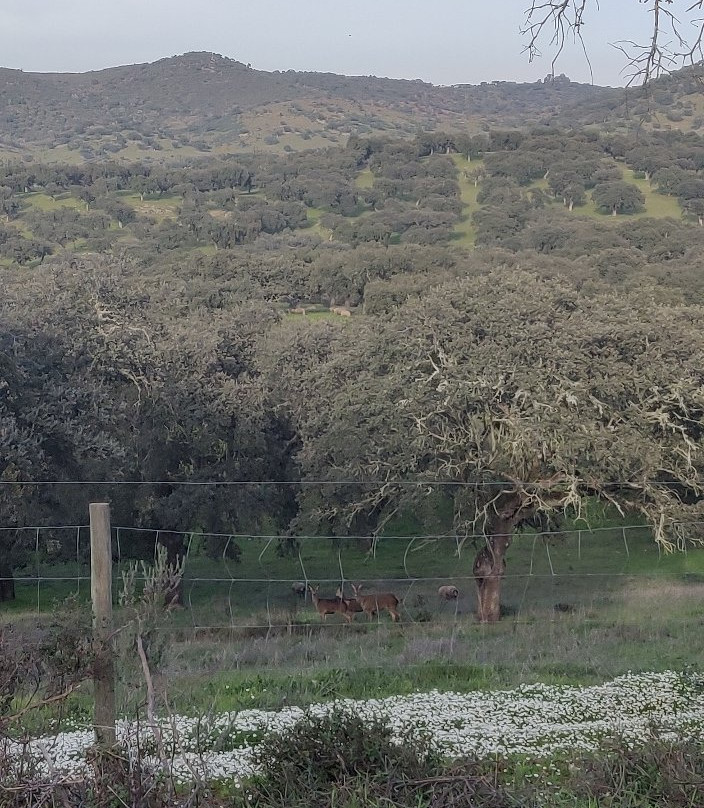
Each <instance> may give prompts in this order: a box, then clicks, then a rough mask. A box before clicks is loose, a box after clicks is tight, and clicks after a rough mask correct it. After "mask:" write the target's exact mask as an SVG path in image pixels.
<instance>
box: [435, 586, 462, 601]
mask: <svg viewBox="0 0 704 808" xmlns="http://www.w3.org/2000/svg"><path fill="white" fill-rule="evenodd" d="M438 595H440V597H441V598H442V599H443V600H457V598H458V597H459V596H460V590H459V589H458V588H457V587H456V586H441V587H440V589H438Z"/></svg>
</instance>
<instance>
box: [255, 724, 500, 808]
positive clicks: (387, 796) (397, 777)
mask: <svg viewBox="0 0 704 808" xmlns="http://www.w3.org/2000/svg"><path fill="white" fill-rule="evenodd" d="M254 763H255V765H256V766H257V767H258V768H259V769H260V771H261V772H262V773H261V774H260V775H259V776H258V777H256V778H255V779H254V780H253V781H252V782H251V784H250V787H249V788H248V789H246V790H245V793H244V794H242V798H241V799H242V803H241V804H242V805H256V806H259V808H267V806H271V807H272V808H273V806H277V808H280V806H282V805H286V806H288V808H303V807H304V806H305V808H329V806H331V805H336V806H340V808H345V807H348V808H352V806H362V805H364V806H370V807H371V806H377V805H384V806H385V807H386V808H393V806H399V807H400V806H409V805H413V806H417V808H425V807H427V808H444V807H445V806H447V808H449V806H458V808H460V807H461V806H477V808H504V806H506V808H508V805H509V804H510V803H509V802H508V800H507V799H505V798H504V796H503V794H502V793H501V792H500V790H499V789H498V788H496V787H495V785H494V784H493V781H492V779H491V778H490V777H487V776H485V775H484V774H483V772H482V771H481V769H480V766H479V765H478V764H476V763H470V764H463V766H462V767H461V768H459V769H453V770H450V769H449V768H448V766H447V764H446V763H444V762H443V760H442V758H441V757H440V756H439V754H437V753H436V752H434V751H433V750H432V749H431V748H430V746H429V744H428V742H427V739H426V738H425V737H424V736H423V735H422V734H419V733H409V734H408V735H407V736H405V737H403V738H401V739H399V740H398V741H397V740H395V739H394V734H393V732H392V730H391V728H390V726H389V725H388V724H387V723H386V722H385V721H384V720H383V719H382V718H375V719H373V720H372V721H368V720H367V721H364V720H362V719H361V718H360V717H359V716H357V715H355V714H354V713H353V712H350V711H348V710H344V709H338V710H336V711H334V712H332V713H330V714H329V715H326V716H322V717H320V716H313V715H307V716H306V717H305V718H304V719H303V720H302V721H300V722H299V723H298V724H296V725H295V726H293V727H291V728H289V729H288V730H286V731H284V732H283V733H282V734H280V735H277V734H271V735H268V736H266V737H265V738H264V740H263V741H262V743H261V744H260V746H259V747H257V749H256V751H255V754H254Z"/></svg>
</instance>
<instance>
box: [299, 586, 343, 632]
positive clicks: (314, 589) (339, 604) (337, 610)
mask: <svg viewBox="0 0 704 808" xmlns="http://www.w3.org/2000/svg"><path fill="white" fill-rule="evenodd" d="M308 589H309V590H310V596H311V598H312V599H313V606H315V608H316V609H317V611H318V614H319V615H320V619H321V620H325V618H326V617H327V616H328V615H329V614H341V615H342V616H343V617H344V618H345V620H347V622H348V623H349V622H350V621H351V620H352V612H350V611H349V609H348V608H347V603H346V601H345V600H344V599H343V598H319V597H318V590H319V589H320V587H319V586H309V587H308Z"/></svg>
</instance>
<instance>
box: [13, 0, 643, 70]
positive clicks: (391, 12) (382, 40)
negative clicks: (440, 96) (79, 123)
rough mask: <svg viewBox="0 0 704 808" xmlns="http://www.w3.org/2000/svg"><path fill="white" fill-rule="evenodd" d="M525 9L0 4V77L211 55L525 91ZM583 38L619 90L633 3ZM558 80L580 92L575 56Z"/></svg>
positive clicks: (625, 1) (255, 1)
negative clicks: (575, 84)
mask: <svg viewBox="0 0 704 808" xmlns="http://www.w3.org/2000/svg"><path fill="white" fill-rule="evenodd" d="M528 5H529V0H444V1H443V2H438V3H430V2H428V0H423V2H421V0H353V1H350V0H2V6H3V9H2V15H0V66H2V67H12V68H19V69H22V70H25V71H33V72H34V71H38V72H53V71H57V72H77V71H81V72H82V71H86V70H99V69H102V68H105V67H113V66H116V65H122V64H134V63H139V62H152V61H156V60H157V59H161V58H164V57H167V56H174V55H176V54H181V53H185V52H188V51H212V52H215V53H220V54H222V55H223V56H228V57H230V58H234V59H238V60H239V61H241V62H244V63H250V64H251V65H252V67H253V68H256V69H259V70H289V69H292V70H314V71H321V72H330V73H342V74H346V75H375V76H387V77H390V78H408V79H416V78H419V79H423V80H425V81H430V82H432V83H433V84H478V83H480V82H482V81H493V80H506V81H535V80H536V79H539V78H543V77H544V76H545V75H546V74H548V73H549V72H550V61H551V58H550V56H551V51H550V48H549V43H548V42H547V41H546V42H545V43H544V45H545V47H544V49H543V50H544V53H545V55H544V56H543V58H540V59H537V60H535V61H534V62H533V63H532V64H531V63H529V61H528V55H527V54H526V53H524V52H523V49H524V47H525V44H526V40H525V38H524V37H521V35H520V33H519V29H520V27H521V24H522V23H523V22H524V18H525V9H526V7H527V6H528ZM590 5H591V10H590V12H589V16H588V18H587V26H586V27H585V30H584V34H585V39H586V43H587V49H588V53H589V57H590V61H591V64H592V68H593V72H594V75H593V79H594V82H595V83H596V84H602V85H612V86H617V85H623V84H625V83H626V81H627V77H626V76H624V74H623V72H622V71H623V67H624V61H625V60H624V57H623V54H621V53H619V52H618V51H617V50H616V49H615V48H614V47H613V46H612V45H610V44H609V43H613V42H615V41H618V40H623V39H632V40H636V41H639V42H641V41H645V40H646V39H647V36H648V22H649V20H648V13H647V8H646V7H645V6H643V5H642V4H641V3H640V2H638V0H601V2H600V3H597V0H591V4H590ZM556 73H565V74H567V75H568V76H569V77H570V78H571V79H572V80H573V81H583V82H589V81H590V80H591V78H590V72H589V67H588V65H587V61H586V59H585V56H584V53H583V52H582V49H581V46H579V45H571V46H570V47H569V48H567V49H566V51H565V52H564V53H563V55H562V56H561V57H560V60H559V62H558V63H557V66H556Z"/></svg>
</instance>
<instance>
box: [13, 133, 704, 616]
mask: <svg viewBox="0 0 704 808" xmlns="http://www.w3.org/2000/svg"><path fill="white" fill-rule="evenodd" d="M0 201H1V204H2V221H1V222H0V276H1V278H2V285H3V290H4V293H3V298H2V301H1V302H0V323H2V326H1V327H0V359H1V361H2V377H1V378H2V382H1V383H2V389H3V397H2V399H1V400H0V420H1V425H2V429H1V431H0V434H1V435H2V447H3V453H2V457H1V460H0V476H1V479H2V482H3V486H2V488H1V489H0V497H1V499H0V508H1V510H2V514H3V523H4V526H12V525H16V526H18V527H21V526H22V525H26V524H29V523H30V522H31V523H32V524H36V523H37V520H38V519H40V520H42V519H43V520H47V521H50V520H51V519H53V520H61V519H67V520H71V519H72V518H75V517H74V515H75V513H76V512H77V511H78V512H80V511H82V510H84V509H85V505H86V503H87V502H88V501H89V500H90V499H91V498H93V499H95V498H101V497H108V498H109V499H110V501H111V502H112V506H113V509H114V511H115V513H116V516H117V518H118V519H120V520H121V522H122V523H124V524H135V525H143V526H145V527H151V528H158V529H160V530H162V531H167V533H166V534H165V535H168V531H187V530H190V529H195V528H199V529H201V530H206V531H212V532H214V533H223V534H229V533H233V532H241V533H246V532H248V531H249V532H255V533H262V532H265V533H267V532H268V533H272V532H274V533H276V534H278V535H280V536H281V540H280V544H281V552H284V553H285V552H290V551H291V549H292V548H295V546H296V535H297V534H299V533H301V532H305V533H307V534H311V533H312V534H314V535H315V534H320V535H326V536H330V535H333V536H335V535H337V536H345V535H369V536H371V537H373V536H379V535H383V530H384V526H385V525H386V524H387V523H388V522H389V520H393V519H394V518H397V517H398V515H399V514H407V515H412V516H413V518H414V519H417V520H419V524H420V525H422V523H423V520H424V519H427V518H430V519H434V520H437V519H441V520H444V523H443V529H444V530H447V531H450V532H454V533H455V535H456V536H457V537H458V539H459V540H461V539H462V537H463V536H474V535H476V534H484V535H486V537H487V542H486V544H479V545H477V548H476V551H475V552H476V559H475V574H476V576H477V580H478V583H479V588H480V600H479V614H480V617H481V618H482V619H483V620H488V621H493V620H496V619H498V616H499V591H500V581H501V575H502V571H503V565H504V564H505V554H506V552H507V551H508V548H509V545H510V543H511V538H512V535H513V533H514V532H515V531H520V530H522V529H525V528H528V529H535V528H536V527H541V526H542V527H545V526H546V525H548V524H556V525H559V524H560V520H561V519H563V518H565V517H569V518H574V516H575V515H577V514H579V513H580V512H581V510H582V508H584V507H586V506H587V505H588V503H589V502H590V501H593V500H595V499H601V500H602V501H604V502H606V503H609V504H610V505H611V506H612V507H615V508H616V509H617V510H620V511H621V512H622V513H623V514H624V515H625V514H629V513H630V514H631V518H633V515H634V514H635V515H636V516H637V518H642V519H645V520H647V522H648V523H650V524H651V525H652V527H653V532H654V537H655V538H656V539H657V540H658V541H660V542H662V543H663V544H664V545H665V546H668V547H672V546H676V545H677V544H678V543H680V542H683V541H686V540H689V539H697V538H702V534H701V530H700V528H699V527H697V524H696V523H700V522H701V517H702V513H703V512H704V499H702V495H703V493H704V492H703V490H702V487H703V484H704V476H703V473H704V466H703V459H702V443H701V440H702V419H703V418H704V398H703V396H704V393H703V391H704V377H703V376H702V373H703V371H702V367H701V362H700V357H701V356H702V355H704V344H703V343H702V339H703V337H702V333H704V331H703V329H702V325H704V284H703V282H702V277H704V274H703V272H702V270H703V269H704V267H703V266H702V260H703V259H702V255H704V227H702V221H703V217H704V208H703V207H702V204H703V203H704V142H703V141H702V138H701V137H700V136H699V135H698V134H696V133H693V132H682V131H679V130H672V131H657V130H651V131H646V130H644V129H641V130H640V131H638V132H637V133H635V132H631V134H630V135H625V134H622V133H619V132H611V131H606V130H601V131H598V130H595V129H594V128H591V127H587V128H582V127H578V128H570V129H566V128H561V127H558V126H548V125H536V126H526V127H523V128H521V129H510V128H500V129H498V128H497V129H491V130H490V131H488V132H486V133H475V132H471V131H464V132H460V131H455V132H453V131H450V130H447V131H439V130H435V131H433V132H425V133H422V134H418V135H416V136H415V137H413V138H397V137H388V136H386V137H381V136H373V137H362V136H351V137H350V138H349V140H348V142H347V143H346V145H345V146H344V147H340V146H338V147H331V148H328V149H325V150H314V151H309V152H303V153H300V154H293V155H287V154H281V155H277V154H271V155H263V154H261V153H259V154H256V155H254V154H242V155H236V156H233V155H229V156H228V155H223V156H219V157H214V156H209V157H206V156H203V157H201V158H199V159H197V160H191V161H190V162H189V164H188V165H185V164H178V163H171V164H165V165H154V164H148V163H146V162H145V161H142V162H136V161H135V162H125V161H117V160H112V161H101V160H93V161H90V162H88V163H84V164H80V165H72V164H68V163H57V164H42V163H38V162H36V161H32V162H27V161H24V160H20V161H14V162H13V161H8V162H6V163H5V164H4V165H3V166H2V169H1V170H0ZM341 315H342V316H341ZM46 480H52V481H64V482H66V483H68V482H69V481H76V482H81V481H82V482H83V483H84V484H83V485H73V486H72V485H62V486H60V487H57V486H52V485H44V484H34V483H35V482H39V481H46ZM99 480H128V481H131V482H132V483H136V482H139V481H144V484H143V485H130V486H107V487H106V486H101V485H100V484H99V483H97V482H96V483H91V484H87V483H88V481H99ZM228 480H266V481H270V483H271V484H268V485H266V486H263V487H257V486H241V487H235V488H230V487H227V486H217V485H207V486H196V487H189V486H184V485H182V483H187V482H209V483H217V482H223V483H224V482H227V481H228ZM336 480H340V481H345V483H344V485H342V484H341V485H335V484H331V483H334V482H335V481H336ZM414 480H417V481H421V480H422V481H427V482H428V483H429V484H428V485H426V486H413V485H411V486H409V485H407V484H404V482H403V481H414ZM152 481H160V482H159V483H158V484H157V483H154V482H152ZM301 481H302V483H301ZM320 481H325V482H326V483H328V484H327V485H325V486H319V485H309V484H308V483H317V482H320ZM25 535H26V534H25ZM174 535H175V534H174ZM22 536H23V534H21V533H18V534H17V535H16V536H15V535H14V534H12V532H11V531H5V532H3V534H2V538H1V539H0V540H1V541H2V542H3V553H2V561H1V562H0V565H1V566H0V571H1V572H2V576H1V577H3V578H7V579H8V580H9V579H10V578H11V571H12V569H13V568H14V567H16V566H18V565H19V566H21V565H22V564H23V563H25V562H26V560H27V558H28V555H27V553H28V551H29V548H28V547H27V546H26V543H25V542H26V539H24V538H22ZM179 541H180V540H177V539H174V542H175V544H173V543H172V545H171V551H172V553H173V554H174V557H177V556H178V555H179V554H180V553H182V552H183V546H182V545H179ZM216 545H217V541H215V544H214V546H213V548H211V549H212V552H214V553H215V554H216V555H217V554H219V553H222V552H223V547H221V546H219V545H217V546H216ZM228 547H229V545H228ZM150 549H152V548H151V545H150V547H141V546H140V545H139V543H137V544H135V545H134V546H132V547H131V548H130V547H127V546H126V547H125V548H123V552H127V553H128V554H130V553H131V554H134V555H137V556H139V555H141V554H143V553H145V552H146V553H149V552H150ZM60 552H66V553H69V554H70V552H72V550H71V548H68V547H67V548H64V550H61V551H60ZM229 552H234V547H229ZM3 591H4V593H5V596H10V595H11V588H9V587H7V586H6V587H5V588H4V590H3Z"/></svg>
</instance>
